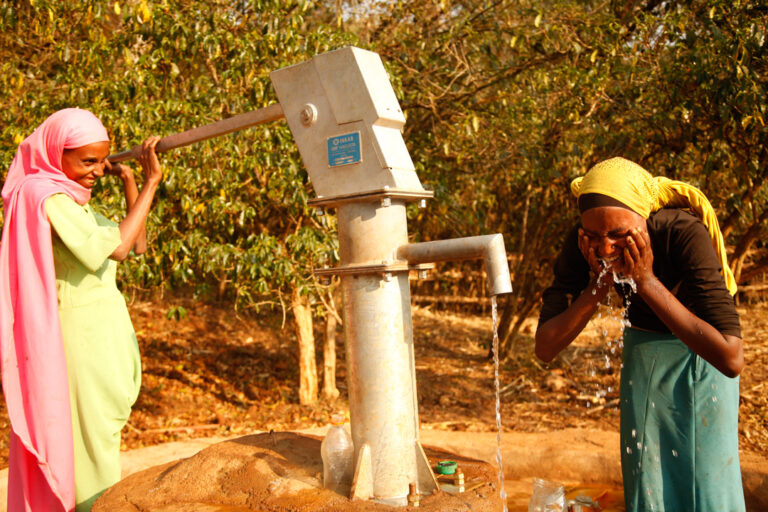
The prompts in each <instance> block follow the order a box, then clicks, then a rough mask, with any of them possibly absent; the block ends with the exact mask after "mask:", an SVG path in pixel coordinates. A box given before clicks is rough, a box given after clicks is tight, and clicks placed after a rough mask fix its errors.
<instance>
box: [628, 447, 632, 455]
mask: <svg viewBox="0 0 768 512" xmlns="http://www.w3.org/2000/svg"><path fill="white" fill-rule="evenodd" d="M627 454H630V455H631V454H632V448H630V447H629V446H627Z"/></svg>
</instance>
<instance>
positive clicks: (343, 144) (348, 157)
mask: <svg viewBox="0 0 768 512" xmlns="http://www.w3.org/2000/svg"><path fill="white" fill-rule="evenodd" d="M360 160H362V157H361V152H360V132H352V133H345V134H344V135H337V136H335V137H329V138H328V167H336V166H339V165H347V164H356V163H357V162H359V161H360Z"/></svg>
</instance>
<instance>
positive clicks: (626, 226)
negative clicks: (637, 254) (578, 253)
mask: <svg viewBox="0 0 768 512" xmlns="http://www.w3.org/2000/svg"><path fill="white" fill-rule="evenodd" d="M581 227H582V229H583V230H584V234H585V235H586V237H587V239H588V240H589V246H590V247H591V248H593V249H594V250H595V255H596V256H597V258H598V259H600V260H602V261H603V263H604V264H605V265H606V266H611V267H613V268H617V267H620V266H621V265H622V263H623V261H622V259H621V255H622V252H623V250H624V248H625V247H627V238H628V237H629V235H630V233H631V231H632V229H639V230H645V229H646V228H645V219H644V218H643V217H642V216H640V215H638V214H637V213H635V212H633V211H632V210H628V209H626V208H621V207H618V206H601V207H598V208H590V209H589V210H587V211H585V212H584V213H582V214H581Z"/></svg>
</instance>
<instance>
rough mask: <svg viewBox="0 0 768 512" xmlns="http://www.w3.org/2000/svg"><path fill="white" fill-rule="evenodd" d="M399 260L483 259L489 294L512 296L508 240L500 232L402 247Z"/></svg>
mask: <svg viewBox="0 0 768 512" xmlns="http://www.w3.org/2000/svg"><path fill="white" fill-rule="evenodd" d="M397 258H398V259H401V260H406V261H408V263H409V264H412V265H414V264H417V263H434V262H438V261H458V260H471V259H479V258H483V259H484V261H485V272H486V273H487V274H488V291H489V294H490V295H500V294H503V293H512V281H511V280H510V278H509V265H508V264H507V252H506V250H505V249H504V237H503V236H502V235H501V234H499V233H496V234H494V235H482V236H470V237H466V238H453V239H451V240H438V241H435V242H421V243H415V244H407V245H401V246H400V247H398V248H397Z"/></svg>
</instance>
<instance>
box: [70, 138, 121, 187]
mask: <svg viewBox="0 0 768 512" xmlns="http://www.w3.org/2000/svg"><path fill="white" fill-rule="evenodd" d="M108 155H109V141H102V142H94V143H93V144H88V145H87V146H80V147H79V148H72V149H65V150H64V154H63V155H62V157H61V170H62V171H64V174H66V175H67V178H69V179H71V180H72V181H75V182H77V183H79V184H80V185H82V186H84V187H85V188H91V187H93V184H94V183H96V180H97V179H99V178H101V177H102V176H104V166H105V165H106V164H105V162H106V160H107V156H108Z"/></svg>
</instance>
